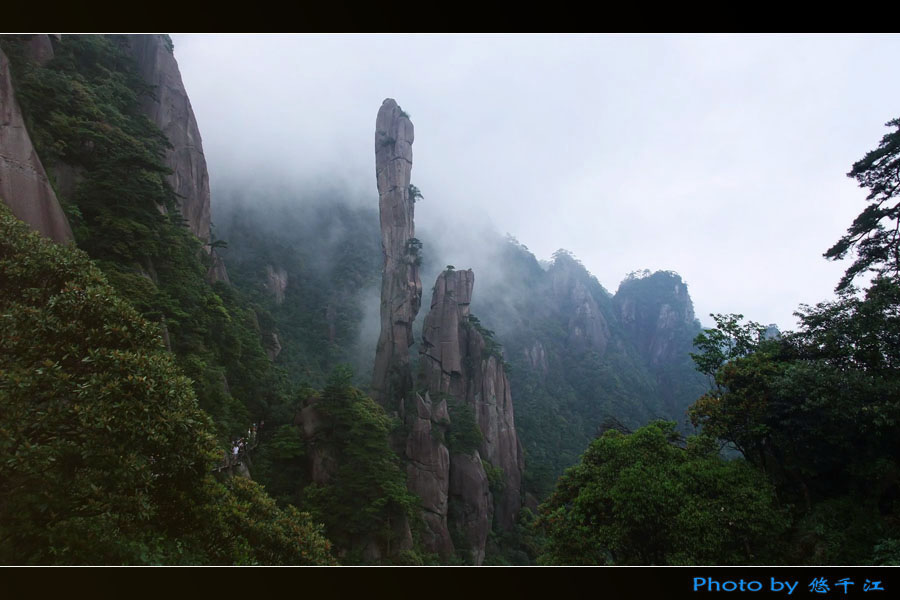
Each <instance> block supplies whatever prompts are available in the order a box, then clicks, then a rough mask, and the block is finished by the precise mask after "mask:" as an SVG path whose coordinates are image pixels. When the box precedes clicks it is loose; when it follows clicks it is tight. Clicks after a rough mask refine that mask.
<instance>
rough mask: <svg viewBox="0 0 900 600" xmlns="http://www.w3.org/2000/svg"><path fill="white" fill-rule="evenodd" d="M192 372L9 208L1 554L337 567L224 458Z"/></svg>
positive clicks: (103, 286) (0, 232)
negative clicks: (218, 476)
mask: <svg viewBox="0 0 900 600" xmlns="http://www.w3.org/2000/svg"><path fill="white" fill-rule="evenodd" d="M211 431H212V424H211V423H210V420H209V417H208V416H207V415H206V414H204V412H203V411H201V410H200V409H199V408H198V406H197V401H196V398H195V396H194V392H193V390H192V387H191V381H190V380H188V379H187V378H186V377H184V376H183V375H182V373H181V372H180V370H179V369H178V368H176V366H175V363H174V361H173V357H172V355H171V354H170V353H168V352H167V351H166V350H165V348H164V346H163V344H162V340H161V338H160V335H159V327H158V326H157V325H156V324H153V323H150V322H148V321H146V320H144V319H143V318H141V317H140V315H139V314H138V313H137V312H136V311H135V310H134V309H133V308H132V307H131V306H130V305H129V304H128V303H127V302H126V301H124V300H122V299H121V298H120V297H119V295H118V294H117V292H116V291H115V290H114V289H113V288H112V287H111V286H110V285H109V284H108V283H107V282H106V280H105V278H104V276H103V274H102V273H101V272H100V271H99V270H98V269H97V268H96V267H95V266H94V265H93V263H92V262H91V261H90V259H89V258H88V257H87V256H86V255H85V254H84V253H83V252H82V251H79V250H76V249H74V248H71V247H63V246H58V245H55V244H53V243H52V242H50V241H48V240H46V239H43V238H41V237H40V236H39V235H38V234H36V233H33V232H31V231H30V230H29V229H28V228H27V227H26V226H25V225H24V224H22V223H20V222H18V221H17V220H16V219H15V218H14V217H13V216H12V215H11V214H10V213H9V211H8V210H7V209H6V208H5V207H4V206H2V205H0V523H2V529H0V562H2V563H6V564H9V563H16V564H158V563H166V564H170V563H178V564H205V563H219V564H233V563H248V562H264V563H267V564H271V563H290V564H298V563H303V564H322V563H327V562H331V561H332V559H331V558H330V555H329V552H328V542H327V541H326V540H325V539H324V538H323V537H322V536H321V535H320V533H319V532H318V530H317V528H316V527H315V526H313V525H312V523H311V522H310V520H309V518H308V516H304V515H300V514H299V513H297V512H296V511H292V510H288V511H281V510H279V509H277V508H275V507H274V504H273V502H272V501H271V499H269V498H268V497H266V496H265V494H264V493H263V492H262V491H261V490H260V489H259V488H258V487H254V486H253V485H252V484H242V483H240V482H232V483H231V484H230V485H229V486H228V487H224V486H223V485H222V484H219V483H217V482H216V481H215V480H214V479H213V477H212V475H211V474H210V471H211V470H212V467H213V465H214V464H216V462H217V461H218V458H219V456H220V450H219V448H218V444H217V443H216V440H215V438H214V437H213V435H212V434H211Z"/></svg>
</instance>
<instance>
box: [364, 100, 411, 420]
mask: <svg viewBox="0 0 900 600" xmlns="http://www.w3.org/2000/svg"><path fill="white" fill-rule="evenodd" d="M413 139H414V134H413V125H412V122H410V120H409V117H408V116H407V115H406V113H404V112H403V111H402V110H401V109H400V107H399V106H398V105H397V103H396V102H395V101H394V100H393V99H391V98H388V99H386V100H385V101H384V102H383V103H382V105H381V108H380V109H379V111H378V116H377V118H376V121H375V177H376V180H377V182H378V206H379V212H380V218H381V248H382V252H383V255H384V267H383V269H382V282H381V333H380V334H379V337H378V347H377V349H376V353H375V372H374V378H373V384H372V389H373V391H374V393H375V399H376V400H378V401H379V402H381V403H382V404H385V403H386V402H388V401H394V402H396V401H398V400H400V399H402V398H403V397H405V396H406V395H407V393H408V392H409V391H410V390H411V389H412V376H411V373H410V369H409V347H410V346H411V345H412V343H413V333H412V325H413V320H414V319H415V317H416V315H417V314H418V312H419V306H420V304H421V301H422V282H421V281H420V280H419V267H418V260H417V250H418V249H417V248H416V242H418V240H416V239H415V225H414V223H413V214H414V206H415V201H414V199H413V198H411V197H410V194H409V184H410V173H411V170H412V143H413Z"/></svg>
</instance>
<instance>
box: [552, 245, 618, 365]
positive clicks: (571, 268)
mask: <svg viewBox="0 0 900 600" xmlns="http://www.w3.org/2000/svg"><path fill="white" fill-rule="evenodd" d="M549 275H550V278H551V286H552V289H553V294H554V296H555V297H556V305H557V307H558V308H559V309H560V310H561V313H562V314H565V315H567V316H568V318H567V321H568V323H567V324H566V330H567V331H568V332H569V337H568V346H569V347H570V348H571V349H572V350H574V351H575V352H584V351H586V350H592V351H594V352H597V353H598V354H599V355H600V356H603V354H604V353H605V352H606V346H607V344H608V343H609V339H610V332H609V324H608V323H607V320H606V317H604V315H603V312H602V310H601V308H600V304H599V301H601V300H605V298H604V297H603V294H602V290H601V293H591V291H590V290H589V289H588V286H587V284H586V283H585V282H586V281H590V275H589V274H588V273H587V270H586V269H585V268H584V267H583V266H582V265H581V264H580V263H578V262H576V260H575V259H574V258H573V257H572V256H570V255H568V254H564V253H561V252H558V253H557V254H556V257H555V260H554V261H553V265H552V266H551V267H550V270H549ZM598 287H599V286H598ZM607 303H608V301H607Z"/></svg>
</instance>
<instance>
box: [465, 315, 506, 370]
mask: <svg viewBox="0 0 900 600" xmlns="http://www.w3.org/2000/svg"><path fill="white" fill-rule="evenodd" d="M464 325H467V326H471V327H472V328H474V329H475V331H477V332H478V333H479V334H481V338H482V339H483V340H484V354H485V355H487V356H493V357H494V358H496V359H497V360H498V361H500V362H501V363H502V364H503V365H504V366H506V363H504V362H503V345H502V344H500V342H498V341H497V339H496V338H495V337H494V336H495V335H496V333H494V331H493V330H491V329H488V328H487V327H485V326H484V325H482V324H481V321H480V320H479V319H478V317H476V316H475V315H473V314H470V315H469V317H468V319H467V320H466V322H465V323H464Z"/></svg>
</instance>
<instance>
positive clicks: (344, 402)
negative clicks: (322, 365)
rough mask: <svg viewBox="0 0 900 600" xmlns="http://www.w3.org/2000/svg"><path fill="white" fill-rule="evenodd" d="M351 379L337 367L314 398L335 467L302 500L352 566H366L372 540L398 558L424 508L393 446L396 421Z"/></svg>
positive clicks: (323, 437)
mask: <svg viewBox="0 0 900 600" xmlns="http://www.w3.org/2000/svg"><path fill="white" fill-rule="evenodd" d="M351 379H352V373H351V372H350V371H349V370H347V369H342V368H339V369H336V370H335V372H334V373H333V374H332V376H331V378H330V380H329V382H328V385H327V386H326V387H325V389H324V390H323V391H322V393H321V395H320V396H319V397H318V398H316V399H315V400H313V402H314V403H315V404H314V405H315V407H316V410H317V411H318V412H319V413H320V414H321V416H322V418H323V419H324V421H325V423H324V425H323V428H322V431H323V432H324V433H323V434H322V438H321V439H320V440H318V441H317V443H318V444H322V445H323V446H324V448H326V449H327V450H326V451H327V452H328V455H329V457H330V458H331V460H332V461H333V465H334V469H333V473H331V475H330V477H329V482H328V483H313V484H310V485H309V486H307V487H306V488H305V489H304V490H303V492H302V500H301V502H302V505H303V506H304V507H306V508H308V509H309V510H310V512H311V513H312V514H313V515H314V517H315V518H317V519H320V520H322V521H323V522H324V523H325V530H326V532H327V533H328V536H329V538H330V539H332V540H333V541H334V543H335V545H336V547H337V549H338V550H339V552H340V555H341V556H342V559H343V562H345V563H348V564H353V563H359V562H361V561H362V560H363V558H364V557H363V550H364V549H365V547H366V546H367V545H369V544H370V543H371V542H375V543H377V544H378V545H379V547H381V548H383V549H384V550H385V552H386V554H387V555H390V554H392V553H393V548H395V544H396V543H397V542H398V536H399V535H400V533H401V532H402V530H403V527H404V525H406V524H412V525H413V526H414V525H415V524H416V520H417V509H418V506H419V500H418V498H417V497H416V496H414V495H413V494H410V493H409V492H408V491H407V489H406V475H405V473H404V471H403V470H402V469H401V467H400V461H399V459H398V457H397V455H396V454H394V452H393V451H392V450H391V448H390V446H389V445H388V439H389V437H388V436H389V434H390V431H391V430H392V428H393V427H394V423H393V422H392V421H391V419H390V418H389V417H388V416H387V415H386V414H385V413H384V410H383V409H382V408H381V407H380V406H379V405H378V404H376V403H375V402H374V401H373V400H372V399H371V398H369V397H367V396H366V395H364V394H363V393H362V392H360V391H359V390H358V389H356V388H354V387H352V385H351V384H350V381H351ZM408 558H409V556H407V559H408ZM404 560H405V559H404Z"/></svg>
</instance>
